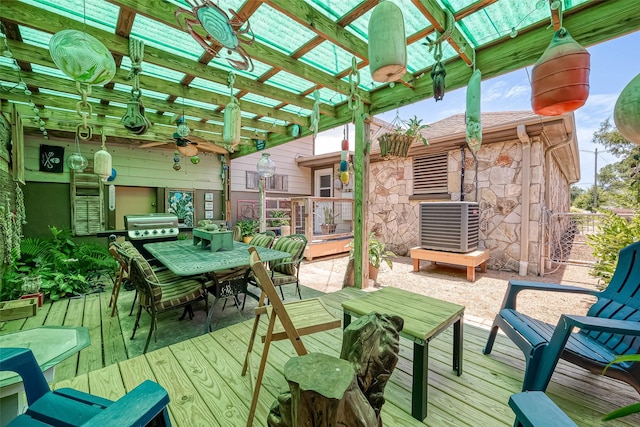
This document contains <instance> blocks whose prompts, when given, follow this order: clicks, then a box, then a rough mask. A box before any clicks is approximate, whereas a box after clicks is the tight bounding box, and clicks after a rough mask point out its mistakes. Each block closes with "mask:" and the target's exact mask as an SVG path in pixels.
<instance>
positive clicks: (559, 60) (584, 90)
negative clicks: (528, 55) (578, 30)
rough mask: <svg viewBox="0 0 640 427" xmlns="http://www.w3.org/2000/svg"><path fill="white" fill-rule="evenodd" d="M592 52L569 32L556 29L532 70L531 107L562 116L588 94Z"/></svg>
mask: <svg viewBox="0 0 640 427" xmlns="http://www.w3.org/2000/svg"><path fill="white" fill-rule="evenodd" d="M589 56H590V55H589V52H587V50H586V49H585V48H583V47H582V46H580V45H579V44H578V43H577V42H576V41H575V40H573V38H571V36H570V35H569V32H568V31H567V30H566V29H564V28H561V29H560V30H558V31H556V33H555V34H554V36H553V39H551V43H550V44H549V46H548V47H547V49H546V50H545V51H544V53H543V54H542V56H541V57H540V59H538V62H536V64H535V65H534V66H533V71H532V73H531V107H532V108H533V111H534V112H535V113H536V114H540V115H543V116H559V115H561V114H564V113H569V112H571V111H574V110H576V109H578V108H580V107H582V106H583V105H584V103H585V102H586V101H587V98H588V97H589V69H590V68H589V67H590V60H589Z"/></svg>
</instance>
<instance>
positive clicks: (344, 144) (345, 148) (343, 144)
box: [341, 139, 349, 151]
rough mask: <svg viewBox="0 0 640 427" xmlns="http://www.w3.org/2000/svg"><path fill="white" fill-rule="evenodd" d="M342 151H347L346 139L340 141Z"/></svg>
mask: <svg viewBox="0 0 640 427" xmlns="http://www.w3.org/2000/svg"><path fill="white" fill-rule="evenodd" d="M341 150H342V151H349V140H348V139H343V140H342V148H341Z"/></svg>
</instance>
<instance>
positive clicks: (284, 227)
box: [269, 209, 291, 236]
mask: <svg viewBox="0 0 640 427" xmlns="http://www.w3.org/2000/svg"><path fill="white" fill-rule="evenodd" d="M270 217H271V218H272V219H271V220H270V221H269V224H270V225H269V226H270V227H280V235H282V236H288V235H289V234H291V227H290V226H289V220H287V219H284V218H286V217H287V215H286V213H285V212H284V211H281V210H279V209H277V210H274V211H273V212H271V215H270ZM274 218H278V219H274ZM280 218H282V219H280Z"/></svg>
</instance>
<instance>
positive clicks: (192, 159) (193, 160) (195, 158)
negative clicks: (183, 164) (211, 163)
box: [191, 156, 200, 165]
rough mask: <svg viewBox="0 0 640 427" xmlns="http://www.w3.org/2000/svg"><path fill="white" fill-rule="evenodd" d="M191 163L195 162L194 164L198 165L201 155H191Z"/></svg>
mask: <svg viewBox="0 0 640 427" xmlns="http://www.w3.org/2000/svg"><path fill="white" fill-rule="evenodd" d="M191 163H193V164H194V165H197V164H198V163H200V157H199V156H191Z"/></svg>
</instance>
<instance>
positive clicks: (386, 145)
mask: <svg viewBox="0 0 640 427" xmlns="http://www.w3.org/2000/svg"><path fill="white" fill-rule="evenodd" d="M391 125H392V132H389V133H385V134H384V135H381V136H380V137H379V138H378V144H379V145H380V156H381V157H382V158H383V159H386V160H389V159H393V158H398V157H408V156H409V149H410V148H411V146H412V145H413V144H414V143H415V142H417V141H422V143H423V144H424V145H429V142H428V141H427V138H426V137H425V136H424V135H423V134H422V130H423V129H426V128H428V127H429V125H423V124H422V119H418V117H417V116H413V118H411V119H409V120H406V121H405V120H402V119H400V117H399V116H397V115H396V118H395V119H394V120H393V122H391Z"/></svg>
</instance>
